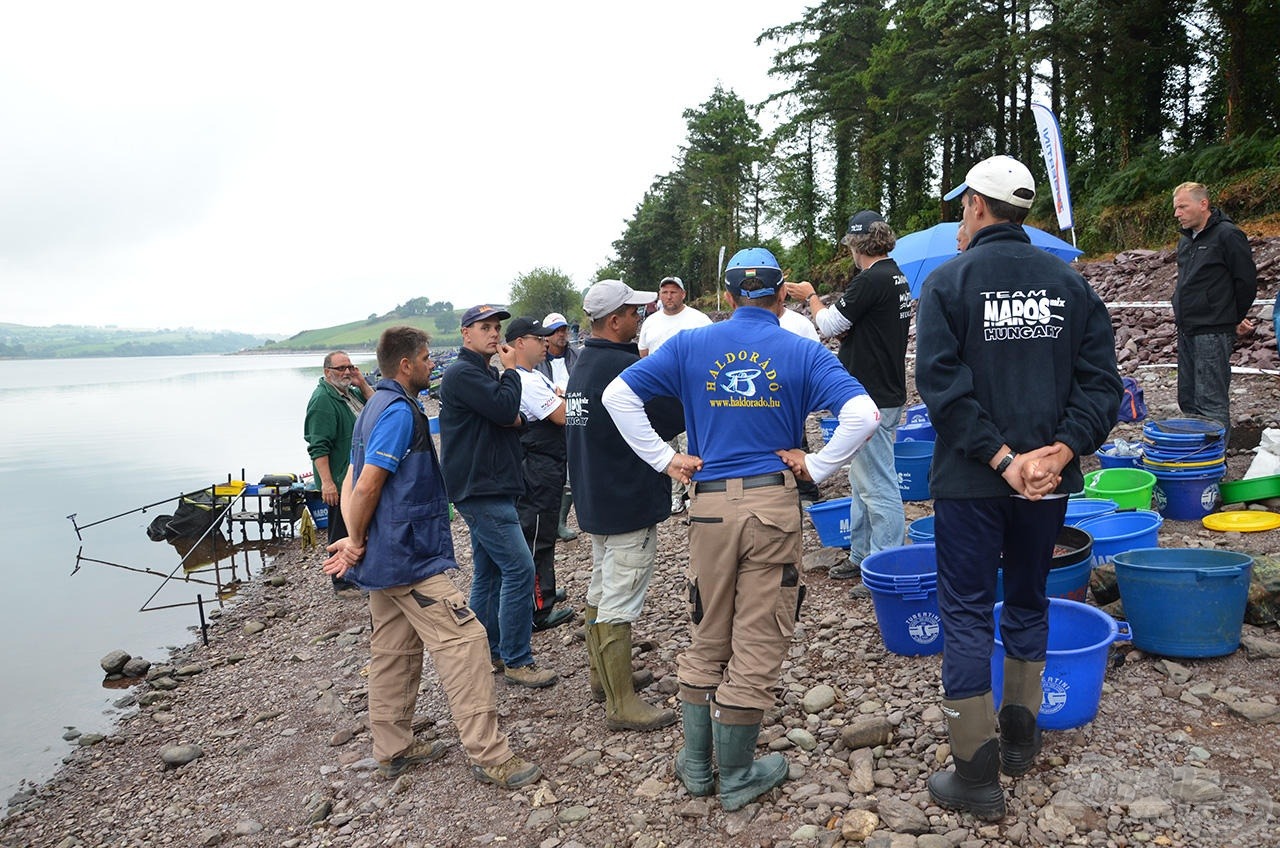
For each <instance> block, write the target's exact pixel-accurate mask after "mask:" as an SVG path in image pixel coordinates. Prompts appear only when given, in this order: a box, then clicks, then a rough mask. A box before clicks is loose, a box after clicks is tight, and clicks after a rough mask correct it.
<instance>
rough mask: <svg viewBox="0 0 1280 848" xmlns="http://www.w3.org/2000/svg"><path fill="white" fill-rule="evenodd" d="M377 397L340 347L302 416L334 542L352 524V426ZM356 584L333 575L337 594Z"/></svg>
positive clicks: (329, 359) (327, 361)
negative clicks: (345, 503)
mask: <svg viewBox="0 0 1280 848" xmlns="http://www.w3.org/2000/svg"><path fill="white" fill-rule="evenodd" d="M371 397H373V387H372V386H370V385H369V384H368V383H367V382H366V381H365V379H364V375H363V374H361V373H360V369H359V368H357V367H356V366H354V365H352V364H351V357H349V356H347V354H346V353H345V352H343V351H341V350H335V351H333V352H332V353H330V354H328V355H327V356H325V358H324V374H323V375H322V376H321V377H320V382H319V383H318V384H317V385H316V390H315V391H314V392H312V393H311V400H309V401H307V414H306V418H305V419H303V424H302V435H303V437H304V438H305V439H306V440H307V453H308V454H310V456H311V469H312V472H313V473H314V474H315V482H316V485H317V486H318V487H319V488H320V497H322V498H324V502H325V503H326V504H328V506H329V544H331V545H332V544H333V543H334V542H336V541H338V540H339V539H344V538H346V536H347V525H346V522H344V521H343V520H342V509H341V507H340V504H339V501H340V500H341V494H340V493H341V492H342V481H343V480H344V479H345V478H346V476H347V466H348V465H349V464H350V461H351V430H352V428H353V427H355V424H356V416H357V415H359V414H360V410H361V409H363V408H364V402H365V401H366V400H368V399H369V398H371ZM347 589H355V585H354V584H352V583H350V582H348V581H346V580H342V579H340V578H337V577H335V578H333V591H334V593H335V594H337V593H339V592H343V591H345V590H347Z"/></svg>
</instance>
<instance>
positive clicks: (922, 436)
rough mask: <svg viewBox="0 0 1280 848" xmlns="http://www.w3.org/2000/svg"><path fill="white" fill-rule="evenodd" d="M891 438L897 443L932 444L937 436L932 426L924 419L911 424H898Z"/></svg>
mask: <svg viewBox="0 0 1280 848" xmlns="http://www.w3.org/2000/svg"><path fill="white" fill-rule="evenodd" d="M893 438H894V441H897V442H932V441H933V440H935V439H937V438H938V434H937V433H936V432H935V431H934V429H933V424H931V423H930V422H929V420H928V419H925V420H924V421H917V422H915V423H913V424H899V425H898V428H897V431H896V432H895V433H894V437H893Z"/></svg>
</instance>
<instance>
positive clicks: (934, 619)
mask: <svg viewBox="0 0 1280 848" xmlns="http://www.w3.org/2000/svg"><path fill="white" fill-rule="evenodd" d="M937 580H938V565H937V557H936V554H935V551H934V547H933V545H929V544H924V545H905V546H903V547H899V548H886V549H885V550H883V551H876V552H875V553H873V554H871V555H870V556H868V557H867V558H866V559H864V560H863V561H862V582H863V585H865V586H866V587H867V588H868V589H870V590H871V603H872V605H873V606H874V607H875V611H876V623H877V624H878V625H879V626H880V638H881V639H883V640H884V646H885V647H886V648H888V649H889V651H891V652H892V653H895V654H899V655H901V656H904V657H919V656H926V655H928V654H936V653H939V652H940V651H941V650H942V617H941V616H940V615H939V614H938V587H937Z"/></svg>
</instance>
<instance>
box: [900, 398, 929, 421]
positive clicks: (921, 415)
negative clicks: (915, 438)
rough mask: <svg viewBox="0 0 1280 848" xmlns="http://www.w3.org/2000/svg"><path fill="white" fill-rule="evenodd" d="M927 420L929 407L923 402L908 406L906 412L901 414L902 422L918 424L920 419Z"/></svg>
mask: <svg viewBox="0 0 1280 848" xmlns="http://www.w3.org/2000/svg"><path fill="white" fill-rule="evenodd" d="M928 420H929V407H927V406H925V405H924V404H923V403H916V404H912V405H911V406H908V407H907V412H906V414H905V415H904V416H902V422H903V423H904V424H919V423H921V422H922V421H924V422H927V421H928Z"/></svg>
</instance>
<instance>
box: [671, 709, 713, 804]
mask: <svg viewBox="0 0 1280 848" xmlns="http://www.w3.org/2000/svg"><path fill="white" fill-rule="evenodd" d="M714 692H715V690H714V689H704V688H699V687H693V686H684V685H681V686H680V725H681V727H682V728H683V730H684V746H683V747H682V748H681V749H680V750H679V751H677V752H676V777H678V778H680V782H681V783H683V784H684V788H685V789H687V790H688V791H689V794H690V795H694V796H697V797H701V796H704V795H710V794H711V793H712V792H714V791H715V788H716V775H715V771H714V767H713V766H712V763H711V695H712V694H713V693H714Z"/></svg>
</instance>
